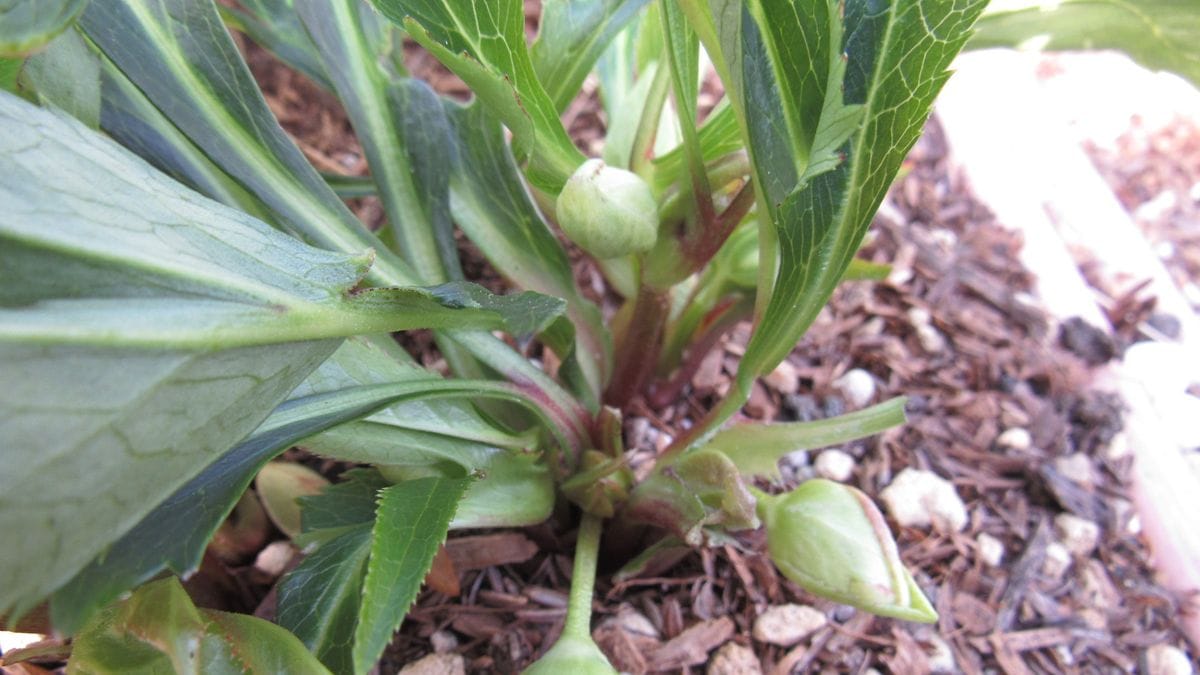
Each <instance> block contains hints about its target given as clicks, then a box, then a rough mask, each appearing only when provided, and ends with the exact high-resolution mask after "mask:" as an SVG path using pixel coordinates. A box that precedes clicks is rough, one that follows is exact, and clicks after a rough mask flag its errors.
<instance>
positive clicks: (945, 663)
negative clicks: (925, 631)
mask: <svg viewBox="0 0 1200 675" xmlns="http://www.w3.org/2000/svg"><path fill="white" fill-rule="evenodd" d="M926 641H927V642H928V643H929V649H927V650H926V652H925V653H926V654H927V655H928V656H929V672H931V673H957V672H958V662H957V661H955V660H954V650H953V649H951V648H950V645H948V644H946V641H945V640H943V639H942V638H940V637H938V636H937V635H935V634H932V633H931V634H930V635H929V637H928V638H926Z"/></svg>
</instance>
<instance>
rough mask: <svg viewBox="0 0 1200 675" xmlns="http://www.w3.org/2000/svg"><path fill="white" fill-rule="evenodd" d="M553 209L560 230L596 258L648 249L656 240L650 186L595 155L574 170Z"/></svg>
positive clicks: (656, 234) (656, 217) (656, 233)
mask: <svg viewBox="0 0 1200 675" xmlns="http://www.w3.org/2000/svg"><path fill="white" fill-rule="evenodd" d="M555 210H556V211H557V215H558V224H559V226H560V227H562V230H563V233H565V234H566V235H567V237H568V238H569V239H570V240H571V241H573V242H575V243H576V244H578V245H579V246H580V248H582V249H583V250H585V251H587V252H588V253H590V254H592V255H593V256H595V257H597V258H601V259H604V258H619V257H621V256H624V255H629V254H631V253H639V252H643V251H648V250H650V249H651V248H652V247H653V246H654V242H655V240H657V239H658V203H657V202H656V201H655V200H654V193H652V192H651V191H650V186H649V185H647V184H646V181H644V180H642V179H641V177H639V176H638V175H637V174H635V173H633V172H630V171H626V170H624V169H618V168H616V167H612V166H607V165H605V163H604V162H603V161H601V160H599V159H589V160H588V161H586V162H584V163H583V164H582V165H580V167H579V168H578V169H576V170H575V173H574V174H573V175H572V176H571V178H570V179H569V180H568V181H567V184H566V185H565V186H563V189H562V192H561V193H559V195H558V202H557V204H556V205H555Z"/></svg>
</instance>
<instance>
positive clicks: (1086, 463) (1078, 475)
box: [1054, 452, 1096, 487]
mask: <svg viewBox="0 0 1200 675" xmlns="http://www.w3.org/2000/svg"><path fill="white" fill-rule="evenodd" d="M1054 468H1055V469H1057V470H1058V472H1059V473H1061V474H1062V475H1063V477H1064V478H1067V479H1069V480H1070V481H1072V482H1074V483H1078V484H1079V485H1081V486H1083V487H1091V486H1092V485H1094V484H1095V482H1096V474H1095V470H1094V469H1093V467H1092V460H1091V458H1090V457H1088V456H1087V455H1085V454H1083V453H1082V452H1076V453H1072V454H1070V455H1064V456H1062V457H1059V458H1058V459H1056V460H1054Z"/></svg>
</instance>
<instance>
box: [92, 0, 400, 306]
mask: <svg viewBox="0 0 1200 675" xmlns="http://www.w3.org/2000/svg"><path fill="white" fill-rule="evenodd" d="M80 26H81V27H82V28H83V30H84V32H85V33H86V34H87V36H88V37H89V38H90V39H91V40H92V41H93V42H94V43H95V44H96V46H97V47H99V48H100V50H101V52H103V53H104V54H105V56H107V57H108V58H109V59H111V60H112V62H113V63H114V64H116V66H117V67H118V68H119V69H120V70H121V71H122V72H123V73H124V74H125V75H126V76H127V77H128V78H129V79H130V81H132V82H133V83H134V84H135V85H137V87H138V88H139V89H140V90H141V91H142V92H144V93H145V95H146V97H147V98H148V99H149V100H150V101H151V102H152V103H153V104H154V105H155V106H156V107H157V108H158V109H159V110H161V111H163V113H164V114H165V115H166V117H167V118H168V119H169V120H170V122H171V123H172V124H174V125H175V126H176V127H178V128H179V130H180V131H182V132H183V133H184V134H185V135H186V136H187V137H188V138H189V139H191V141H192V142H193V143H195V144H196V146H198V147H199V148H201V149H202V150H203V151H204V153H205V154H206V155H207V156H208V157H209V159H211V160H212V161H213V162H214V163H215V164H217V165H218V166H219V167H221V169H222V170H223V171H225V172H226V173H228V174H229V175H230V176H233V177H234V178H235V179H236V180H237V181H239V182H240V183H241V184H242V185H243V186H244V187H245V188H246V189H247V190H248V191H249V192H250V193H251V194H253V195H254V196H255V197H257V198H258V199H260V200H261V201H262V202H263V203H264V204H266V205H267V206H268V207H270V208H271V210H272V211H274V212H275V213H276V214H277V215H278V217H279V220H280V222H281V223H283V224H284V225H285V226H286V227H287V228H288V229H290V230H291V231H292V232H294V233H296V234H298V235H299V236H301V237H302V238H303V239H305V240H306V241H308V242H309V243H313V244H316V245H319V246H321V247H323V248H329V249H333V250H340V251H362V250H365V249H372V250H374V251H375V255H376V265H375V267H374V270H373V272H372V277H371V278H372V280H374V281H376V282H379V283H382V284H383V285H412V284H414V283H416V282H417V277H416V276H415V274H413V273H412V271H411V269H410V268H409V267H408V265H407V264H405V263H404V261H403V260H401V259H400V258H399V257H398V256H396V255H395V254H393V253H391V252H390V251H389V250H388V249H387V248H386V247H385V246H383V245H382V243H381V242H380V241H379V239H378V238H376V237H375V235H374V234H372V233H371V232H369V231H368V230H367V228H366V227H365V226H363V224H362V223H360V222H359V221H358V220H357V219H356V218H355V217H354V215H353V214H351V213H350V211H349V210H348V209H347V208H346V206H345V204H343V203H342V201H341V200H340V199H338V197H337V195H335V194H334V193H333V191H332V190H331V189H330V188H329V186H328V185H327V184H326V183H325V181H324V180H322V179H321V176H320V175H319V174H318V173H317V172H316V170H315V169H313V168H312V166H311V165H310V164H309V163H308V161H307V160H306V159H305V158H304V156H303V155H302V154H301V152H300V150H299V149H298V148H297V147H296V146H295V144H294V143H292V141H291V140H290V139H289V138H288V137H287V135H286V134H285V133H284V131H283V129H281V128H280V127H279V123H278V122H277V121H276V120H275V117H274V116H273V115H272V114H271V112H270V110H269V109H268V108H267V105H266V102H265V101H264V100H263V97H262V93H261V92H260V91H259V89H258V86H257V85H256V84H255V82H254V79H253V77H251V75H250V71H249V70H248V69H247V67H246V64H245V62H244V61H242V58H241V55H240V54H239V53H238V50H237V47H236V46H235V45H234V44H233V41H232V39H231V38H230V36H229V33H228V31H226V29H225V26H224V25H223V24H222V23H221V19H220V16H219V15H218V13H217V10H216V7H215V5H214V4H213V2H212V0H92V2H90V4H89V5H88V8H87V11H85V12H84V13H83V16H82V17H81V18H80Z"/></svg>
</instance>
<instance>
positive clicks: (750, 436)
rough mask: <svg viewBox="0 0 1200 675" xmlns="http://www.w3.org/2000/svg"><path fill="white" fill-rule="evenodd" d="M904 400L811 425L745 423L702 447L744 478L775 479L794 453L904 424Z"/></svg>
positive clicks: (895, 400) (895, 399)
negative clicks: (730, 463) (729, 463)
mask: <svg viewBox="0 0 1200 675" xmlns="http://www.w3.org/2000/svg"><path fill="white" fill-rule="evenodd" d="M904 403H905V399H904V398H894V399H891V400H890V401H885V402H884V403H880V404H879V405H874V406H871V407H870V408H865V409H863V410H856V411H854V412H852V413H847V414H845V415H839V416H838V417H832V418H830V419H824V420H815V421H812V422H777V423H772V424H764V423H754V422H746V423H741V424H735V425H733V426H731V427H728V428H726V429H723V430H722V431H721V432H719V433H718V434H717V435H716V436H713V438H712V440H711V441H709V442H708V443H707V444H706V445H705V446H704V448H705V449H708V450H716V451H717V452H720V453H722V454H724V455H725V456H726V457H729V459H731V460H733V463H734V464H735V465H737V468H738V471H740V472H741V473H742V474H743V475H747V476H763V477H766V478H770V479H773V480H775V479H778V478H779V466H778V464H779V460H780V459H782V458H783V456H784V455H786V454H788V453H790V452H795V451H797V450H811V449H813V448H822V447H825V446H829V445H836V444H839V443H846V442H848V441H853V440H856V439H859V438H865V437H867V436H871V435H873V434H877V433H879V432H881V431H884V430H886V429H890V428H892V427H894V426H897V425H900V424H904V422H905V417H904Z"/></svg>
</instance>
